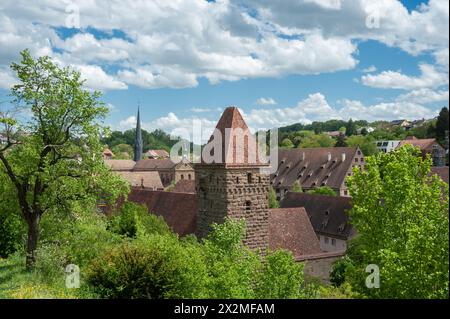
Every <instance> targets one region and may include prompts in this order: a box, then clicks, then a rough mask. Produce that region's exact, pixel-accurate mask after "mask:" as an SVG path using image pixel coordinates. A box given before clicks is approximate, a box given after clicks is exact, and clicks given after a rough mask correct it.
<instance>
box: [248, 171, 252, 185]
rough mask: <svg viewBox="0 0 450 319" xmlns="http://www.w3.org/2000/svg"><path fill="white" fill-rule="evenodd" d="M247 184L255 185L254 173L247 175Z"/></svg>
mask: <svg viewBox="0 0 450 319" xmlns="http://www.w3.org/2000/svg"><path fill="white" fill-rule="evenodd" d="M247 183H249V184H251V183H253V176H252V173H247Z"/></svg>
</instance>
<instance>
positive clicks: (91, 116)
mask: <svg viewBox="0 0 450 319" xmlns="http://www.w3.org/2000/svg"><path fill="white" fill-rule="evenodd" d="M21 56H22V60H21V61H20V63H13V64H12V65H11V68H12V70H14V71H15V72H16V74H17V77H18V79H19V84H17V85H15V86H14V87H13V88H12V90H11V96H12V97H13V101H12V103H13V104H14V105H16V107H17V108H25V109H28V110H29V111H30V113H31V118H30V119H29V120H28V121H27V122H25V123H23V124H21V123H19V121H18V120H17V119H16V118H14V117H11V116H10V115H9V114H8V112H3V113H0V124H1V125H2V126H3V132H1V133H2V134H3V135H4V136H5V137H6V142H5V143H3V144H0V162H1V163H2V166H3V168H4V169H5V171H6V174H7V175H8V178H9V180H10V182H11V184H12V185H13V186H14V188H15V191H16V195H17V196H16V200H17V203H18V206H19V207H20V213H21V216H22V218H23V220H24V221H25V223H26V224H27V229H28V233H27V245H26V246H27V256H26V266H27V269H28V270H31V269H32V268H33V266H34V264H35V261H36V248H37V243H38V237H39V223H40V220H41V217H42V215H43V214H45V213H47V212H48V213H51V214H62V213H70V211H71V205H73V204H74V203H76V202H83V201H90V202H92V201H95V200H97V199H98V198H99V196H100V195H103V199H109V200H114V199H115V197H117V196H118V195H119V194H121V193H122V192H123V191H125V189H126V184H124V182H122V181H121V180H120V179H119V178H118V177H116V176H113V175H112V174H111V173H110V172H109V169H108V168H107V167H106V166H105V165H104V163H103V160H102V157H101V151H102V144H101V143H100V137H101V136H102V134H103V130H102V128H101V126H100V125H99V121H100V120H102V118H104V116H105V115H106V114H107V108H106V107H105V106H104V105H103V104H102V103H101V102H99V97H100V94H99V93H98V92H93V93H91V92H89V91H87V90H84V89H83V87H82V86H83V81H82V80H81V79H80V74H79V73H78V72H75V71H73V70H71V69H69V68H59V67H58V66H57V65H56V64H54V63H53V62H52V61H51V59H50V58H49V57H47V56H45V57H40V58H38V59H37V60H34V59H33V58H32V57H31V55H30V53H29V51H28V50H24V51H22V52H21Z"/></svg>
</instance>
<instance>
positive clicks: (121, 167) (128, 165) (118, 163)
mask: <svg viewBox="0 0 450 319" xmlns="http://www.w3.org/2000/svg"><path fill="white" fill-rule="evenodd" d="M105 164H106V165H108V166H109V167H111V170H113V171H131V170H132V169H133V167H134V165H136V162H135V161H133V160H113V159H106V160H105Z"/></svg>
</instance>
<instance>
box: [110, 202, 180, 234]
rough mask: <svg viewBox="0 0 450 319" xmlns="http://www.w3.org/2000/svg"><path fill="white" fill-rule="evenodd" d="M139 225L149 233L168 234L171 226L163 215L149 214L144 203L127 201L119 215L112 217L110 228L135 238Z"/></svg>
mask: <svg viewBox="0 0 450 319" xmlns="http://www.w3.org/2000/svg"><path fill="white" fill-rule="evenodd" d="M139 227H141V229H142V230H143V231H144V232H146V233H148V234H154V233H155V234H168V233H170V232H171V231H170V228H169V226H168V225H167V224H166V222H165V221H164V219H163V218H162V217H161V216H156V215H154V214H149V213H148V211H147V208H146V207H145V206H144V205H138V204H135V203H132V202H125V203H124V204H123V205H122V207H121V209H120V212H119V214H118V215H116V216H114V217H112V218H111V220H110V221H109V225H108V229H109V230H111V231H113V232H115V233H117V234H120V235H124V236H126V237H130V238H135V237H136V235H137V232H138V229H139Z"/></svg>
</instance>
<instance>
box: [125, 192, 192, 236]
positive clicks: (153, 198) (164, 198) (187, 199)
mask: <svg viewBox="0 0 450 319" xmlns="http://www.w3.org/2000/svg"><path fill="white" fill-rule="evenodd" d="M128 200H129V201H132V202H135V203H138V204H144V205H145V206H147V208H148V210H149V212H151V213H153V214H155V215H159V216H162V217H163V218H164V220H165V221H166V223H167V224H168V225H169V227H170V228H172V230H173V231H174V232H176V233H177V234H179V235H180V236H184V235H188V234H193V233H194V232H195V228H196V222H197V197H196V195H195V194H187V193H172V192H163V191H151V190H145V189H132V190H131V192H130V194H129V195H128Z"/></svg>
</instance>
